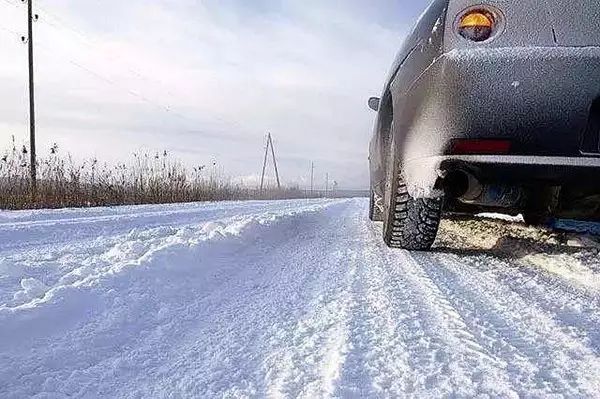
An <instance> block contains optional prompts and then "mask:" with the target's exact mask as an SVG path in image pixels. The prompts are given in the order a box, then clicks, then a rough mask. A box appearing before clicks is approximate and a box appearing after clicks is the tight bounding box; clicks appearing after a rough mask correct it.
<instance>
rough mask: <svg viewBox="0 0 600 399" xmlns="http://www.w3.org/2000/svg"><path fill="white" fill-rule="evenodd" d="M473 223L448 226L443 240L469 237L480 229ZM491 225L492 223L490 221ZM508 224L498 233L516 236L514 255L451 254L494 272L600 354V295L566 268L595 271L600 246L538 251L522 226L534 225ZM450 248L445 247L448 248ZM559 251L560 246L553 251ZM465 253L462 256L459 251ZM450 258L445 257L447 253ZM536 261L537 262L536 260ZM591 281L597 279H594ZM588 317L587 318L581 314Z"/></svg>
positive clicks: (512, 253) (511, 287)
mask: <svg viewBox="0 0 600 399" xmlns="http://www.w3.org/2000/svg"><path fill="white" fill-rule="evenodd" d="M474 223H477V222H476V221H472V222H463V223H462V226H463V229H462V230H456V229H448V226H447V225H446V228H445V229H444V232H443V237H442V240H443V241H453V240H456V241H458V242H461V241H464V240H466V239H467V238H468V237H473V236H476V235H477V231H478V229H477V228H473V224H474ZM487 223H493V222H491V221H487ZM507 227H508V228H510V227H511V226H505V224H504V223H500V226H499V232H498V233H497V234H498V236H499V237H500V236H505V235H506V234H516V235H517V236H516V237H515V238H513V239H512V242H513V244H514V245H513V248H512V251H511V252H510V253H505V251H504V250H501V251H497V250H488V251H483V250H481V251H475V252H470V253H469V252H466V251H465V252H464V253H463V254H461V251H460V250H458V251H452V252H453V253H449V254H448V256H449V257H452V258H454V259H456V260H460V262H464V263H465V266H468V267H471V268H475V269H477V270H478V271H480V272H482V273H485V274H487V275H490V276H491V277H493V278H494V279H495V280H498V281H499V282H500V284H503V285H504V286H506V287H508V288H509V289H511V290H512V291H514V292H516V293H518V294H519V295H520V296H521V297H522V298H523V299H524V300H525V301H527V302H533V303H535V304H536V305H537V306H538V307H539V308H540V309H542V310H543V311H544V312H545V313H546V315H548V316H549V317H552V318H553V319H554V320H555V321H556V323H558V324H559V325H560V326H561V327H562V328H563V330H566V332H571V333H574V334H576V335H577V336H578V337H579V339H580V340H582V341H583V342H585V341H589V346H590V347H591V349H592V350H594V352H595V353H596V354H597V355H598V354H600V329H599V328H598V326H599V325H600V293H599V292H598V291H594V290H592V289H590V288H591V284H584V285H583V286H582V285H580V284H578V281H574V280H576V279H572V278H568V273H567V271H568V270H569V269H572V268H576V269H577V268H579V267H586V268H588V269H587V270H590V271H591V270H595V269H598V268H599V266H600V262H599V261H598V249H597V248H595V247H591V248H590V247H584V248H572V247H567V246H564V247H563V249H564V251H566V253H553V254H544V253H539V252H537V253H536V252H535V251H533V249H532V248H531V245H532V244H531V243H527V241H525V242H521V241H519V239H518V237H519V233H520V231H521V230H525V231H526V232H528V234H527V235H528V236H530V235H531V233H530V232H529V231H530V230H531V228H528V227H525V226H521V225H516V226H512V227H513V229H514V230H513V231H512V233H511V231H510V230H508V232H507V231H506V230H507ZM547 234H548V233H543V234H542V240H543V241H542V243H540V245H543V242H545V241H546V240H548V237H547ZM447 251H450V249H449V248H445V249H444V250H443V252H447ZM554 251H556V249H555V250H554ZM459 254H461V255H459ZM444 256H446V255H444ZM534 257H535V259H536V261H533V260H532V258H534ZM543 260H545V261H546V262H549V263H550V264H554V265H555V268H560V269H562V270H564V271H565V272H563V273H552V272H549V271H548V270H545V269H546V268H544V267H543V265H540V263H539V262H541V261H543ZM591 277H593V279H594V280H595V281H597V280H598V279H599V278H600V273H599V272H596V273H592V274H591ZM589 283H592V281H590V282H589ZM582 316H583V317H582Z"/></svg>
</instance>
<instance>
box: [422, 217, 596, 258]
mask: <svg viewBox="0 0 600 399" xmlns="http://www.w3.org/2000/svg"><path fill="white" fill-rule="evenodd" d="M580 231H581V230H580ZM581 232H582V233H576V232H573V230H570V231H566V230H563V229H553V228H546V227H543V228H540V227H530V226H526V225H525V224H523V223H519V222H512V221H506V220H498V219H488V218H478V219H473V218H471V219H467V218H461V217H458V218H457V217H453V218H447V219H444V220H443V222H442V224H441V226H440V232H439V235H438V240H437V241H436V244H435V245H434V247H433V248H432V250H431V251H432V252H433V253H445V254H454V255H460V256H482V255H484V256H494V257H497V258H502V259H508V260H513V259H522V258H524V257H526V256H528V255H532V254H544V255H573V254H580V253H589V254H590V255H598V253H600V237H599V236H593V235H591V234H594V233H596V231H594V230H583V231H581Z"/></svg>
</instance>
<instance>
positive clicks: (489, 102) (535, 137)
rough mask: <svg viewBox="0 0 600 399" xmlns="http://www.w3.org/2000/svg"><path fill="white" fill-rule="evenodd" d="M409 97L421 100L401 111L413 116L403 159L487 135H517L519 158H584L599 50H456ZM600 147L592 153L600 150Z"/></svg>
mask: <svg viewBox="0 0 600 399" xmlns="http://www.w3.org/2000/svg"><path fill="white" fill-rule="evenodd" d="M405 96H406V103H407V104H410V103H413V104H416V105H414V106H410V105H409V106H408V107H407V112H406V113H405V114H404V115H402V116H399V118H402V120H401V121H398V122H399V123H403V122H406V120H409V121H410V122H408V126H409V127H408V129H409V130H411V131H410V133H409V137H408V139H407V140H406V147H405V155H404V156H403V158H404V159H406V158H410V157H427V156H434V155H440V154H449V153H450V148H451V142H452V141H453V140H454V139H482V138H495V139H508V140H511V141H512V143H513V146H512V151H511V154H515V155H544V156H567V157H576V156H581V155H582V147H581V143H582V140H583V137H584V135H585V132H586V130H589V129H588V125H589V123H590V116H591V115H590V109H591V107H592V104H593V103H594V101H595V100H598V99H600V47H583V48H574V47H547V48H546V47H531V48H529V47H524V48H496V49H487V48H481V49H464V50H453V51H450V52H448V53H446V54H443V55H442V56H440V57H439V58H438V59H437V60H436V61H435V62H434V63H433V64H432V65H430V66H429V67H428V68H427V69H426V70H425V71H424V72H423V73H422V74H421V75H420V76H419V78H417V79H416V80H415V81H414V82H413V83H412V85H410V87H409V88H408V89H407V91H406V93H405ZM597 117H598V118H600V115H597ZM599 126H600V125H599ZM594 134H596V135H598V136H600V132H595V133H594ZM596 140H597V138H596ZM596 142H597V141H596ZM423 143H428V145H425V146H423ZM424 147H425V148H424ZM593 147H594V146H593ZM597 147H598V146H597V145H596V146H595V147H594V150H595V151H593V152H592V153H598V155H600V149H598V148H597ZM586 152H590V151H586Z"/></svg>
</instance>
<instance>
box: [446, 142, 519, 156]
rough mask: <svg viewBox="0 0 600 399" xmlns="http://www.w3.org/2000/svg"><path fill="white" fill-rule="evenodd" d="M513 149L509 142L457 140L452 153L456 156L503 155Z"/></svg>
mask: <svg viewBox="0 0 600 399" xmlns="http://www.w3.org/2000/svg"><path fill="white" fill-rule="evenodd" d="M511 147H512V144H511V142H510V141H509V140H455V141H454V142H453V143H452V149H451V151H452V154H454V155H469V154H470V155H502V154H508V153H509V152H510V149H511Z"/></svg>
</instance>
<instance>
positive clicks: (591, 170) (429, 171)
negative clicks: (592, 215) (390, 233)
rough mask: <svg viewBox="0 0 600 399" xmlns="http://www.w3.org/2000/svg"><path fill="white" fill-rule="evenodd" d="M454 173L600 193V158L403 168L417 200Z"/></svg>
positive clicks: (473, 160) (502, 158)
mask: <svg viewBox="0 0 600 399" xmlns="http://www.w3.org/2000/svg"><path fill="white" fill-rule="evenodd" d="M454 171H463V172H467V173H469V174H471V175H473V176H474V177H476V178H477V179H478V180H479V181H480V182H481V183H490V184H507V185H516V186H528V185H532V186H539V185H546V186H563V185H584V186H587V187H589V188H590V190H591V191H598V193H600V157H551V156H524V155H446V156H433V157H425V158H419V159H412V160H407V161H405V162H404V165H403V172H404V174H405V180H406V183H407V185H408V188H409V192H410V193H411V195H412V196H414V197H429V196H434V195H436V187H437V188H439V187H440V182H441V181H442V180H443V178H444V177H445V176H447V175H448V174H449V173H451V172H454ZM440 194H441V193H440Z"/></svg>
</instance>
